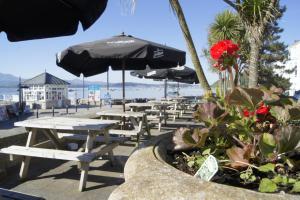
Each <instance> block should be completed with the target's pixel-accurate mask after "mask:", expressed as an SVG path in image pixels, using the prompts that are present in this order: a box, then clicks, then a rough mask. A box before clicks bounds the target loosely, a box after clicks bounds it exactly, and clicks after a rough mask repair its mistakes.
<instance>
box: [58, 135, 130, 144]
mask: <svg viewBox="0 0 300 200" xmlns="http://www.w3.org/2000/svg"><path fill="white" fill-rule="evenodd" d="M57 135H58V138H60V139H68V140H77V141H86V139H87V135H83V134H73V133H57ZM108 140H109V141H110V142H118V143H124V142H125V141H126V140H127V138H120V137H109V138H108ZM95 142H105V137H104V136H96V138H95Z"/></svg>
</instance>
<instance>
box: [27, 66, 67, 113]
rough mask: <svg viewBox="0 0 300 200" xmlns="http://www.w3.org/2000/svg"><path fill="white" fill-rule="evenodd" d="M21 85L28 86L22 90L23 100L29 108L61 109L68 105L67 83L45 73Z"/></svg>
mask: <svg viewBox="0 0 300 200" xmlns="http://www.w3.org/2000/svg"><path fill="white" fill-rule="evenodd" d="M22 85H24V86H28V88H24V89H23V98H24V99H23V100H24V101H25V102H26V104H27V105H29V106H30V107H31V108H35V107H36V106H38V107H39V108H42V109H49V108H52V106H54V107H55V108H62V107H65V106H66V105H68V104H69V103H68V85H69V83H68V82H66V81H64V80H62V79H60V78H57V77H55V76H53V75H51V74H49V73H47V72H45V73H42V74H40V75H37V76H36V77H33V78H32V79H29V80H26V81H24V82H23V83H22Z"/></svg>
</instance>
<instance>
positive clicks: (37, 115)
mask: <svg viewBox="0 0 300 200" xmlns="http://www.w3.org/2000/svg"><path fill="white" fill-rule="evenodd" d="M36 118H39V107H38V106H36Z"/></svg>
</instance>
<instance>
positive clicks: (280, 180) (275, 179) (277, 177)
mask: <svg viewBox="0 0 300 200" xmlns="http://www.w3.org/2000/svg"><path fill="white" fill-rule="evenodd" d="M272 181H273V182H274V183H276V184H279V183H281V182H282V176H281V175H277V176H275V177H274V178H273V179H272Z"/></svg>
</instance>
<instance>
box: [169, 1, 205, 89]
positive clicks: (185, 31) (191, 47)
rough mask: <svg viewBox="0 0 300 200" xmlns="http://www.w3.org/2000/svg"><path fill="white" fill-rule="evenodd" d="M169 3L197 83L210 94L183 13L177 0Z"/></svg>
mask: <svg viewBox="0 0 300 200" xmlns="http://www.w3.org/2000/svg"><path fill="white" fill-rule="evenodd" d="M169 2H170V5H171V7H172V9H173V11H174V13H175V14H176V15H177V18H178V21H179V25H180V28H181V31H182V33H183V36H184V38H185V41H186V43H187V46H188V50H189V52H190V54H191V58H192V62H193V64H194V68H195V71H196V73H197V76H198V79H199V82H200V84H201V86H202V88H203V89H204V90H205V91H206V92H210V91H211V88H210V86H209V84H208V81H207V79H206V76H205V74H204V72H203V69H202V65H201V63H200V60H199V57H198V54H197V51H196V48H195V45H194V42H193V39H192V36H191V33H190V31H189V27H188V25H187V22H186V20H185V17H184V13H183V11H182V8H181V5H180V3H179V1H178V0H169Z"/></svg>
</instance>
